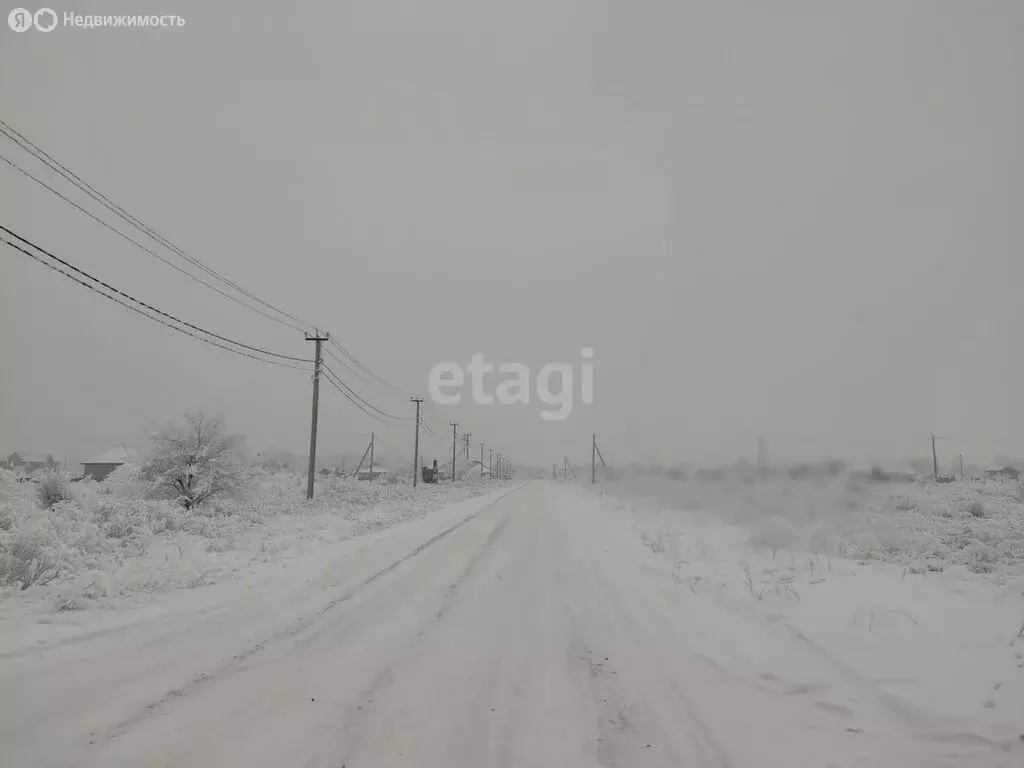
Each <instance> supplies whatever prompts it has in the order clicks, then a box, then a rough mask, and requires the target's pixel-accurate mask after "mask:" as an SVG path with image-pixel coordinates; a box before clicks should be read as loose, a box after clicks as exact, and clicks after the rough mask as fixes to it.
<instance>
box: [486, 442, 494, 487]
mask: <svg viewBox="0 0 1024 768" xmlns="http://www.w3.org/2000/svg"><path fill="white" fill-rule="evenodd" d="M487 477H488V479H490V480H493V479H494V449H493V448H488V449H487Z"/></svg>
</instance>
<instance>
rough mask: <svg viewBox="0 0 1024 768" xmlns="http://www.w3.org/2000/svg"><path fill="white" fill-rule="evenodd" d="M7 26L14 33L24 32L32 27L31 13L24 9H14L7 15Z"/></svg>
mask: <svg viewBox="0 0 1024 768" xmlns="http://www.w3.org/2000/svg"><path fill="white" fill-rule="evenodd" d="M7 26H9V27H10V28H11V29H13V30H14V31H15V32H24V31H25V30H26V29H29V28H31V27H32V11H26V10H25V9H24V8H15V9H14V10H13V11H11V12H10V13H9V14H7Z"/></svg>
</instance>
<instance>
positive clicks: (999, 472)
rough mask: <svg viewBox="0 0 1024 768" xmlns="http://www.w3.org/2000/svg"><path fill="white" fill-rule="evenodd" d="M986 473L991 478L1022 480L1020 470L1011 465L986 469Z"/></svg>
mask: <svg viewBox="0 0 1024 768" xmlns="http://www.w3.org/2000/svg"><path fill="white" fill-rule="evenodd" d="M985 475H986V477H988V478H989V479H990V480H1020V472H1019V471H1018V470H1017V469H1015V468H1014V467H1011V466H1009V465H1007V466H1005V467H995V468H993V469H986V470H985Z"/></svg>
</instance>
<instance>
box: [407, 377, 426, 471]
mask: <svg viewBox="0 0 1024 768" xmlns="http://www.w3.org/2000/svg"><path fill="white" fill-rule="evenodd" d="M409 402H411V403H416V447H415V448H414V449H413V457H412V487H413V488H415V487H416V480H417V477H418V476H419V473H420V404H421V403H422V402H423V398H422V397H410V398H409Z"/></svg>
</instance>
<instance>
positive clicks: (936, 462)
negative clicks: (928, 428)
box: [932, 432, 939, 480]
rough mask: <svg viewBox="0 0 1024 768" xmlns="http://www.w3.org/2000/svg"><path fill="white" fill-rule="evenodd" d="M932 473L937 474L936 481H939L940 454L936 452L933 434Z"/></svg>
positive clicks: (933, 435)
mask: <svg viewBox="0 0 1024 768" xmlns="http://www.w3.org/2000/svg"><path fill="white" fill-rule="evenodd" d="M932 471H933V472H934V473H935V479H936V480H938V479H939V454H938V453H937V452H936V450H935V433H934V432H933V433H932Z"/></svg>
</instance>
